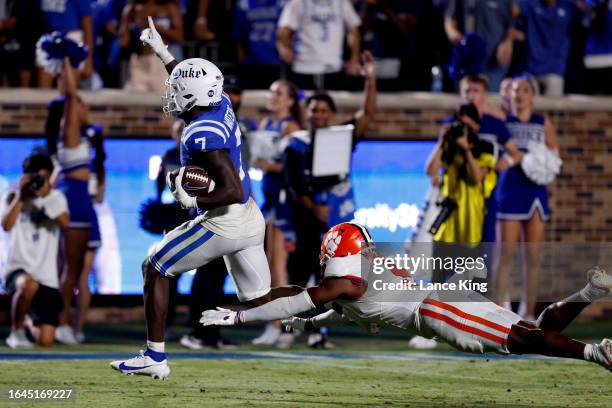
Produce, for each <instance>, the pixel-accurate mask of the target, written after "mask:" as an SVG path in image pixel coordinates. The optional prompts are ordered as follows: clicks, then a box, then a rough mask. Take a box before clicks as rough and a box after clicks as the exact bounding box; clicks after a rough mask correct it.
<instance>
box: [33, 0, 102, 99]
mask: <svg viewBox="0 0 612 408" xmlns="http://www.w3.org/2000/svg"><path fill="white" fill-rule="evenodd" d="M39 1H40V9H41V11H42V18H43V22H44V24H45V28H46V31H47V32H51V31H63V32H65V33H67V34H68V37H70V38H72V39H73V40H75V41H79V42H83V43H84V44H85V45H87V48H88V54H87V58H86V59H85V61H84V63H83V66H82V67H81V70H80V75H81V78H89V77H90V76H91V74H93V48H94V42H93V22H92V17H91V0H56V1H45V0H39ZM38 72H39V75H38V85H39V86H40V87H42V88H50V87H51V85H52V84H53V77H52V76H51V75H50V74H49V73H47V72H46V71H44V70H43V69H39V70H38Z"/></svg>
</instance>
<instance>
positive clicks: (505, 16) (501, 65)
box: [444, 0, 514, 89]
mask: <svg viewBox="0 0 612 408" xmlns="http://www.w3.org/2000/svg"><path fill="white" fill-rule="evenodd" d="M513 13H514V10H513V0H495V1H490V0H463V1H461V0H450V1H449V2H448V9H447V10H446V17H445V19H444V29H445V30H446V35H447V36H448V39H449V41H450V42H451V43H453V44H457V43H458V42H459V41H461V40H462V39H463V37H464V36H465V34H467V33H476V34H479V35H480V36H481V37H482V38H484V40H485V42H486V43H487V65H486V68H485V72H484V75H485V76H486V77H487V79H488V80H489V86H490V87H491V89H499V84H500V83H501V81H502V79H504V77H505V75H506V72H507V71H508V67H509V65H510V61H511V59H512V50H513V30H512V17H513Z"/></svg>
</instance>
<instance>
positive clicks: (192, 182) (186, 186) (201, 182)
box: [182, 166, 215, 196]
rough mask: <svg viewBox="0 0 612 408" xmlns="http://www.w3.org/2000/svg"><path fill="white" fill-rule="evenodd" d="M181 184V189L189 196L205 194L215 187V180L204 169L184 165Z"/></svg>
mask: <svg viewBox="0 0 612 408" xmlns="http://www.w3.org/2000/svg"><path fill="white" fill-rule="evenodd" d="M182 185H183V190H185V192H186V193H187V194H189V195H190V196H199V195H203V194H207V193H210V192H211V191H213V189H214V188H215V182H214V181H213V179H211V178H210V177H209V176H208V173H207V172H206V170H204V169H203V168H201V167H197V166H185V172H184V173H183V180H182Z"/></svg>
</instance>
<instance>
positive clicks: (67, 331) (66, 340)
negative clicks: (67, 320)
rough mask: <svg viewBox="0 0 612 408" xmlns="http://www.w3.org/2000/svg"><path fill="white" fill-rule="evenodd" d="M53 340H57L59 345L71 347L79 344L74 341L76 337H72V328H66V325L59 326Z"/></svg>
mask: <svg viewBox="0 0 612 408" xmlns="http://www.w3.org/2000/svg"><path fill="white" fill-rule="evenodd" d="M55 340H57V341H58V342H59V343H62V344H67V345H71V346H74V345H77V344H79V341H78V340H77V339H76V337H74V330H72V327H70V326H68V325H67V324H64V325H62V326H59V327H58V328H57V329H55Z"/></svg>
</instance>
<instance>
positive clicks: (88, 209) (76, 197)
mask: <svg viewBox="0 0 612 408" xmlns="http://www.w3.org/2000/svg"><path fill="white" fill-rule="evenodd" d="M57 189H58V190H60V191H61V192H62V193H64V195H65V196H66V200H68V210H69V211H70V222H69V223H68V227H69V228H92V229H93V228H94V226H93V225H94V224H97V223H98V221H97V218H96V212H95V210H94V208H93V204H92V202H91V197H90V196H89V193H88V191H87V182H86V181H83V180H75V179H70V178H64V179H61V180H60V181H59V182H58V183H57ZM98 235H99V233H98Z"/></svg>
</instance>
